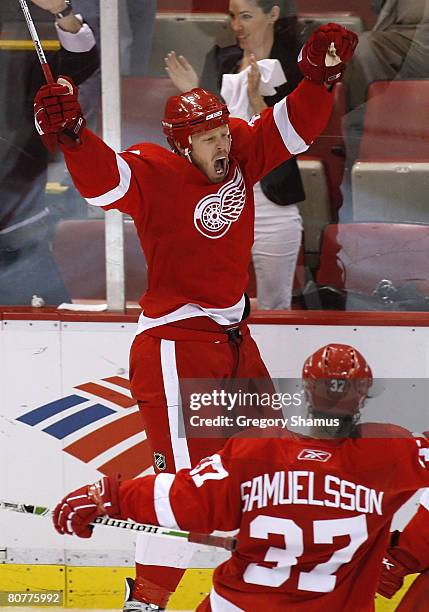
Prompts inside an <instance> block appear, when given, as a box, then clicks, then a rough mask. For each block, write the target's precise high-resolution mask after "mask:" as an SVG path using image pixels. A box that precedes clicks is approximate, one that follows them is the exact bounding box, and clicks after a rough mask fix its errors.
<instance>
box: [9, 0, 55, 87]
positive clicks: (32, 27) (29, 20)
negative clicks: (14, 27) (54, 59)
mask: <svg viewBox="0 0 429 612" xmlns="http://www.w3.org/2000/svg"><path fill="white" fill-rule="evenodd" d="M18 1H19V4H20V5H21V8H22V12H23V13H24V17H25V21H26V22H27V26H28V29H29V31H30V36H31V38H32V39H33V42H34V46H35V47H36V53H37V57H38V58H39V62H40V65H41V66H42V70H43V74H44V75H45V79H46V82H47V83H54V77H53V76H52V72H51V69H50V67H49V64H48V62H47V60H46V55H45V52H44V51H43V47H42V43H41V42H40V38H39V35H38V34H37V30H36V27H35V25H34V21H33V18H32V16H31V13H30V10H29V8H28V5H27V2H26V0H18Z"/></svg>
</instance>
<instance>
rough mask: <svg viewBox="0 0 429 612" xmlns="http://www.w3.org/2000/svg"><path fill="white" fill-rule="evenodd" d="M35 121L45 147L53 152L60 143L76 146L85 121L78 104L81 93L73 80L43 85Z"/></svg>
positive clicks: (62, 79)
mask: <svg viewBox="0 0 429 612" xmlns="http://www.w3.org/2000/svg"><path fill="white" fill-rule="evenodd" d="M34 122H35V124H36V130H37V131H38V133H39V134H40V136H41V138H42V141H43V144H44V145H45V147H46V148H47V149H48V150H49V151H52V152H54V151H55V150H56V148H57V144H58V143H61V144H64V145H66V146H71V147H74V146H76V145H77V144H78V141H79V135H80V133H81V131H82V130H83V128H84V127H85V124H86V121H85V119H84V118H83V116H82V111H81V108H80V104H79V101H78V90H77V87H76V86H75V84H74V83H73V81H72V80H71V78H70V77H64V76H60V77H59V78H58V80H57V82H56V83H51V84H49V85H43V87H41V88H40V89H39V91H38V92H37V94H36V97H35V100H34Z"/></svg>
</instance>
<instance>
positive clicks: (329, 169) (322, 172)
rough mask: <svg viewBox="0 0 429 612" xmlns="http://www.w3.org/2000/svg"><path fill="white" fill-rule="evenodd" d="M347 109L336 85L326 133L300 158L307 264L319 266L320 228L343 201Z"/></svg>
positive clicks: (342, 90) (335, 216)
mask: <svg viewBox="0 0 429 612" xmlns="http://www.w3.org/2000/svg"><path fill="white" fill-rule="evenodd" d="M345 111H346V94H345V87H344V85H343V84H342V83H339V84H338V85H336V87H335V105H334V110H333V112H332V114H331V118H330V120H329V123H328V125H327V126H326V129H325V131H324V132H323V134H322V135H321V136H320V137H319V138H318V139H317V140H316V141H315V142H314V143H313V144H312V145H311V147H310V148H309V149H308V151H307V152H306V153H304V154H303V155H300V156H299V158H298V165H299V169H300V172H301V176H302V179H303V183H304V189H305V193H306V196H307V197H306V200H305V201H304V202H302V203H301V204H299V209H300V212H301V215H302V218H303V223H304V235H305V242H304V244H305V253H306V260H307V264H308V265H309V266H310V267H311V268H316V267H318V264H319V261H318V255H319V252H320V237H321V232H322V230H323V228H324V227H325V225H326V224H327V223H332V222H334V221H337V220H338V210H339V208H340V206H341V204H342V195H341V190H340V185H341V182H342V180H343V174H344V141H343V137H342V125H341V122H342V118H343V116H344V114H345Z"/></svg>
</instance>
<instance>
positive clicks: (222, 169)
mask: <svg viewBox="0 0 429 612" xmlns="http://www.w3.org/2000/svg"><path fill="white" fill-rule="evenodd" d="M214 169H215V172H216V174H218V175H219V176H220V175H222V174H226V171H227V169H228V159H227V158H226V157H220V158H219V159H215V161H214Z"/></svg>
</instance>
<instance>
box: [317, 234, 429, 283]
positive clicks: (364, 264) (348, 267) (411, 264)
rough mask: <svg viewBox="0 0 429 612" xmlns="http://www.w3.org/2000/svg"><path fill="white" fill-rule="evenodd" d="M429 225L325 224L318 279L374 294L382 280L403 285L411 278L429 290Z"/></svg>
mask: <svg viewBox="0 0 429 612" xmlns="http://www.w3.org/2000/svg"><path fill="white" fill-rule="evenodd" d="M428 261H429V226H427V225H424V224H421V225H418V224H410V223H343V224H338V225H337V224H331V225H328V226H327V227H326V228H325V231H324V233H323V239H322V252H321V258H320V269H319V271H318V273H317V277H316V280H317V282H318V283H320V284H322V285H331V286H334V287H337V288H339V289H347V290H351V291H358V292H362V293H367V294H371V293H372V292H373V291H374V289H375V287H376V286H377V284H378V283H379V281H380V280H383V279H388V280H390V281H392V283H393V284H394V285H395V286H397V287H400V286H402V285H404V284H405V283H406V282H409V281H412V282H414V283H415V285H416V286H417V288H418V289H419V290H420V291H422V292H424V293H425V294H429V267H428Z"/></svg>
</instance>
